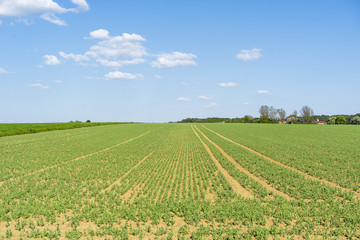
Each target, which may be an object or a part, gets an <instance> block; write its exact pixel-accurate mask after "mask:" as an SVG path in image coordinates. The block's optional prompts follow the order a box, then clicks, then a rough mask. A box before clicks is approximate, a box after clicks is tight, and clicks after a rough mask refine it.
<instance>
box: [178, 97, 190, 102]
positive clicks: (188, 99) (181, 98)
mask: <svg viewBox="0 0 360 240" xmlns="http://www.w3.org/2000/svg"><path fill="white" fill-rule="evenodd" d="M176 100H177V101H183V102H189V101H191V99H190V98H186V97H178V98H177V99H176Z"/></svg>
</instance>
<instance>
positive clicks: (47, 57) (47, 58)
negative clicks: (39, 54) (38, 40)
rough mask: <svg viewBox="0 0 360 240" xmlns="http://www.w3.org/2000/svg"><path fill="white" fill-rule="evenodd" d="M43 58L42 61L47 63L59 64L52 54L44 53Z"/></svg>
mask: <svg viewBox="0 0 360 240" xmlns="http://www.w3.org/2000/svg"><path fill="white" fill-rule="evenodd" d="M44 58H45V61H44V63H45V64H47V65H58V64H60V61H59V59H58V58H57V57H56V56H54V55H45V56H44Z"/></svg>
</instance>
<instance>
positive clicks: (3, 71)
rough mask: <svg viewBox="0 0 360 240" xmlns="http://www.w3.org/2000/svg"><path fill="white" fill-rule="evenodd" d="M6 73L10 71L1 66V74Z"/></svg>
mask: <svg viewBox="0 0 360 240" xmlns="http://www.w3.org/2000/svg"><path fill="white" fill-rule="evenodd" d="M5 73H8V71H6V70H5V69H3V68H0V74H5Z"/></svg>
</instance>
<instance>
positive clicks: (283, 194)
mask: <svg viewBox="0 0 360 240" xmlns="http://www.w3.org/2000/svg"><path fill="white" fill-rule="evenodd" d="M195 128H196V130H198V131H199V132H200V133H201V134H202V135H203V136H204V138H205V139H206V140H208V141H209V142H210V143H211V144H212V145H214V146H215V147H216V148H217V149H218V150H219V151H220V152H221V154H222V155H224V157H226V158H227V159H228V160H229V161H230V162H231V163H232V164H234V166H235V167H236V168H237V169H238V170H240V171H241V172H243V173H245V174H246V175H248V176H249V177H250V178H252V179H253V180H255V181H256V182H258V183H260V184H261V185H262V186H263V187H264V188H266V189H267V190H268V191H270V192H273V193H275V194H276V195H279V196H281V197H283V198H285V199H287V200H294V198H293V197H291V196H289V195H287V194H286V193H284V192H281V191H279V190H278V189H276V188H275V187H273V186H271V185H270V184H268V183H267V182H266V181H264V180H262V179H261V178H259V177H258V176H256V175H254V174H252V173H251V172H250V171H249V170H247V169H246V168H244V167H243V166H241V165H240V164H239V163H238V162H237V161H236V160H235V159H234V158H232V157H231V156H230V155H229V154H227V153H226V152H225V151H224V149H222V148H221V147H220V146H219V145H217V144H216V143H214V142H213V141H211V140H210V139H209V138H208V137H207V136H206V135H205V134H204V133H203V132H202V131H200V129H199V128H198V127H197V126H195Z"/></svg>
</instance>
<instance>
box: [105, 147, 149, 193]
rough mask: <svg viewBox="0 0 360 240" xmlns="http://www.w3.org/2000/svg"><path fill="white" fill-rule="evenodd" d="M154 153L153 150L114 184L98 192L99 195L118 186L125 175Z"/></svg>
mask: <svg viewBox="0 0 360 240" xmlns="http://www.w3.org/2000/svg"><path fill="white" fill-rule="evenodd" d="M154 152H155V150H154V151H152V152H151V153H149V154H148V155H146V156H145V157H144V158H143V159H141V160H140V162H138V163H137V164H135V165H134V166H133V167H132V168H130V169H129V170H128V171H127V172H126V173H125V174H124V175H122V176H121V177H120V178H118V179H117V180H116V181H115V182H113V183H112V184H110V186H108V187H107V188H105V189H103V190H101V191H100V192H99V194H101V193H104V192H106V191H108V190H110V189H111V188H112V187H113V186H114V185H120V181H121V179H123V178H124V177H126V176H127V175H129V174H130V172H131V171H132V170H133V169H135V168H137V167H138V166H139V165H140V164H141V163H143V162H144V161H145V160H146V159H147V158H148V157H150V156H151V155H152V154H153V153H154Z"/></svg>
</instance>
